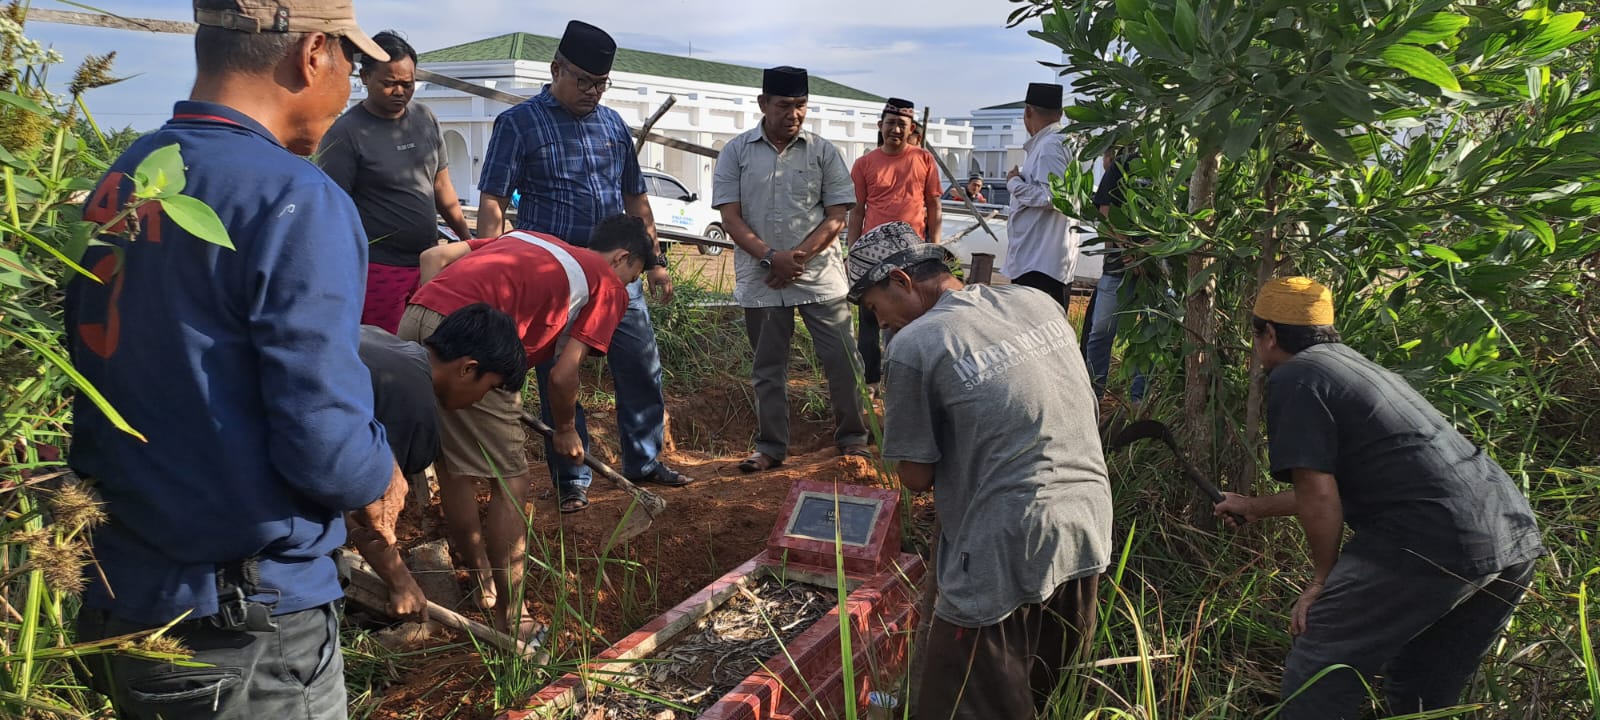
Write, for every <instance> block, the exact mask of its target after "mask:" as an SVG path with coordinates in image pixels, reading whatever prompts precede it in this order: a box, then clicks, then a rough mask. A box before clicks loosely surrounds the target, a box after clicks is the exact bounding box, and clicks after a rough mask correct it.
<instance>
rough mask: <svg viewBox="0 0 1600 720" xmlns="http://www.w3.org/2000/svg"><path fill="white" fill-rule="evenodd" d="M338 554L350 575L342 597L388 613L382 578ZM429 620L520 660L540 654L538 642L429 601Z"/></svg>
mask: <svg viewBox="0 0 1600 720" xmlns="http://www.w3.org/2000/svg"><path fill="white" fill-rule="evenodd" d="M339 552H340V554H341V555H342V556H343V557H342V558H341V559H340V563H341V564H343V565H345V567H348V568H349V571H350V585H349V586H348V587H346V588H345V596H346V597H348V598H349V599H351V600H354V601H355V602H357V603H360V604H361V605H364V606H366V607H368V608H370V609H372V610H376V611H378V612H387V611H386V608H388V606H389V586H388V585H387V584H385V583H384V582H383V579H382V578H380V577H378V575H377V573H374V572H372V568H371V566H369V565H367V562H366V561H365V560H362V559H361V557H360V556H359V555H357V554H355V553H353V552H350V551H348V550H345V549H343V548H341V549H340V550H339ZM428 619H429V620H430V621H433V622H437V623H439V624H440V625H444V626H445V627H448V628H451V629H453V630H457V631H459V632H463V633H466V634H468V635H471V636H472V637H474V638H477V639H478V640H481V641H483V642H485V643H488V644H490V645H493V646H495V647H497V648H500V649H501V650H506V651H509V652H513V653H516V654H517V655H518V656H520V657H525V658H526V657H533V656H534V655H536V654H538V653H539V652H540V650H541V645H540V643H539V642H538V641H537V640H535V641H531V642H523V641H521V640H518V639H517V638H515V637H512V636H511V635H508V634H506V633H503V632H500V631H499V630H496V629H494V628H492V627H489V626H488V625H485V624H483V623H481V622H478V621H476V620H473V619H471V618H468V617H466V616H464V615H462V614H460V613H458V612H456V611H454V610H451V609H450V608H447V607H445V606H443V605H440V604H438V603H436V602H434V601H432V600H429V601H428ZM541 627H542V626H541Z"/></svg>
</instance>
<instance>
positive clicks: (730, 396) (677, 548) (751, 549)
mask: <svg viewBox="0 0 1600 720" xmlns="http://www.w3.org/2000/svg"><path fill="white" fill-rule="evenodd" d="M744 390H745V389H744V388H740V387H738V385H737V384H736V383H734V382H730V383H729V384H727V385H724V386H721V387H719V388H716V389H713V390H712V391H710V392H701V393H697V394H696V395H695V396H694V397H691V398H685V399H669V401H668V412H669V414H670V417H671V420H670V424H671V431H672V433H673V435H674V437H675V438H676V440H677V443H676V444H677V449H676V450H669V451H668V452H667V453H665V454H664V458H665V459H666V461H667V462H668V464H669V465H671V466H672V467H673V468H675V469H677V470H679V471H680V472H684V473H686V474H688V475H690V476H691V477H694V478H696V479H697V482H695V483H694V484H692V485H689V486H687V487H682V488H662V487H659V486H646V489H648V490H650V491H652V492H655V493H657V494H659V495H661V496H662V497H663V498H665V499H666V501H667V510H666V512H665V513H663V514H662V515H661V516H660V517H658V518H657V519H656V521H655V522H654V523H653V524H652V525H651V527H650V529H649V530H648V531H646V532H645V533H644V534H642V535H640V536H639V537H636V538H634V539H633V540H632V541H631V542H630V543H629V544H628V545H627V546H625V547H623V548H618V549H616V550H613V551H612V552H611V553H610V554H609V555H605V556H602V550H603V549H604V548H605V546H606V544H607V541H608V539H609V538H610V536H611V533H612V531H613V530H614V529H615V528H616V527H617V525H618V523H619V522H620V521H621V519H622V517H623V513H624V512H626V511H627V510H628V505H629V498H628V496H627V495H626V494H625V493H623V492H621V491H618V490H615V489H613V488H611V487H610V486H608V485H607V484H606V482H605V481H604V480H602V479H600V478H598V477H597V478H596V479H595V482H594V486H593V487H592V488H591V489H590V500H591V502H592V505H591V506H590V507H589V509H588V510H586V511H584V512H581V513H577V514H574V515H560V514H559V513H557V512H556V510H555V508H556V500H555V496H554V493H553V492H550V493H546V490H547V489H548V488H550V487H551V484H550V481H549V475H548V473H547V472H546V471H545V469H544V464H543V462H542V461H541V460H538V459H537V458H538V456H539V455H541V454H542V448H541V447H539V445H538V444H537V443H535V442H530V443H529V450H530V455H533V456H534V457H535V462H534V463H533V466H534V480H533V483H534V484H533V488H534V491H533V496H534V501H533V507H532V510H533V515H532V525H533V532H534V539H533V544H532V546H531V549H530V552H531V554H532V555H533V557H534V558H542V559H543V560H544V562H545V563H547V565H548V567H550V568H558V569H560V573H559V574H557V573H553V572H550V571H548V570H544V571H541V570H538V569H536V568H535V567H534V566H533V565H532V564H530V566H529V583H530V587H529V588H528V590H527V595H528V601H529V604H530V606H531V607H532V609H533V612H534V614H535V615H536V616H537V617H538V619H539V620H540V621H541V622H544V623H547V624H550V625H551V626H552V629H551V634H552V636H553V638H552V640H551V647H552V648H553V649H554V651H555V655H556V657H555V658H554V659H553V660H554V661H555V663H556V664H558V665H560V667H556V668H553V669H555V670H561V671H564V670H566V669H570V668H572V667H573V666H575V665H576V664H577V663H579V662H582V661H583V660H584V659H585V658H588V657H591V656H593V655H594V654H596V653H598V652H599V651H600V650H603V649H604V648H606V647H607V646H609V645H610V644H611V643H613V642H616V641H617V640H619V639H621V638H622V637H624V636H626V635H627V634H628V633H630V632H632V631H633V630H636V629H638V628H639V627H640V626H642V625H643V624H644V623H646V622H648V621H649V620H650V619H651V618H653V617H654V616H655V615H657V614H659V613H660V612H661V611H663V610H666V609H668V608H670V607H672V606H674V605H676V604H677V603H678V602H681V601H682V600H683V599H684V598H687V597H688V596H690V595H692V594H694V593H695V592H696V591H698V590H699V589H700V588H702V587H704V586H706V585H707V584H709V583H710V582H711V581H712V580H715V579H716V578H718V577H721V576H722V575H723V574H724V573H726V572H727V571H729V570H731V569H733V568H734V567H736V566H738V565H739V564H741V563H743V562H744V561H746V560H748V559H750V557H752V556H754V555H755V554H756V553H758V552H760V551H761V549H762V548H763V547H765V544H766V540H767V537H768V535H769V533H770V532H771V531H772V526H773V524H774V522H775V521H776V520H777V516H778V512H779V510H780V509H781V506H782V505H783V502H784V500H785V499H786V498H787V497H788V494H789V487H790V485H792V484H793V482H794V481H795V480H797V479H811V480H821V481H825V482H829V481H832V482H842V483H848V484H859V485H882V484H883V480H882V479H881V477H880V473H879V470H878V468H877V467H876V466H874V465H873V464H871V463H869V462H867V461H866V460H864V459H861V458H854V457H840V456H839V454H838V451H837V450H836V449H835V448H834V447H833V442H832V427H831V423H829V424H827V425H823V424H820V423H817V422H815V421H814V420H808V419H807V418H806V417H804V416H803V415H801V414H800V413H799V406H800V403H799V402H796V400H798V398H792V401H791V406H792V407H795V408H796V414H795V416H794V417H793V418H792V420H791V427H792V436H793V438H794V443H793V448H794V451H795V452H796V453H797V454H796V455H794V456H791V457H790V458H789V460H788V462H787V463H786V464H785V465H783V466H782V467H780V468H777V469H775V470H773V471H770V472H767V473H763V474H759V475H745V474H742V473H740V472H739V470H738V467H737V465H738V461H739V460H740V459H742V457H743V456H744V454H745V453H747V452H748V448H749V437H750V433H751V432H752V429H753V418H752V417H751V414H750V406H749V401H748V400H747V399H746V397H745V395H744ZM590 427H591V430H592V431H594V432H595V442H594V445H595V448H596V450H597V451H598V452H597V457H601V458H602V459H603V460H606V461H607V462H612V461H614V460H615V457H614V452H607V449H608V448H610V449H613V450H614V448H615V447H616V442H615V438H614V435H613V433H614V430H615V426H614V421H613V419H612V417H611V415H610V413H607V412H604V411H603V410H602V411H600V412H595V413H591V415H590ZM691 439H692V445H691ZM691 447H695V448H708V447H709V448H710V449H711V450H713V451H714V452H715V454H711V453H707V452H703V451H700V450H697V449H690V448H691ZM541 495H543V497H541ZM441 533H442V529H441V528H440V526H439V515H438V506H437V500H435V503H434V506H433V507H431V508H430V509H429V511H428V513H427V514H426V515H425V516H424V517H423V519H422V521H421V523H420V524H419V523H418V522H416V521H415V519H414V518H412V517H408V518H407V519H405V520H403V521H402V527H401V528H400V536H401V539H402V543H403V544H404V545H405V546H406V547H412V546H415V545H417V544H421V543H423V542H427V541H429V540H431V539H435V538H437V537H439V536H440V535H441ZM602 568H603V569H604V570H603V572H602ZM463 579H464V578H463ZM463 612H467V613H468V614H469V615H473V616H476V617H480V618H481V617H482V615H481V614H480V613H474V612H471V611H470V610H467V609H463ZM444 642H445V643H446V646H445V647H438V646H436V647H433V648H423V649H417V650H414V651H411V652H408V653H405V654H403V655H401V656H399V657H394V658H390V659H389V660H388V662H389V663H392V665H393V669H392V670H391V671H390V674H391V675H392V676H394V677H396V678H397V679H396V680H395V681H394V682H392V683H391V684H387V685H384V686H381V687H374V688H373V689H372V697H371V698H370V699H368V700H365V701H363V702H360V703H357V705H356V707H354V708H352V716H353V717H355V716H360V715H362V714H365V717H368V718H373V719H374V720H413V719H416V720H420V719H423V718H427V719H429V720H432V719H434V718H444V717H456V718H487V717H492V716H493V715H494V713H495V712H496V711H497V710H501V709H505V708H495V707H494V702H493V691H494V688H493V683H492V680H491V678H490V675H489V673H488V671H487V670H486V669H485V665H484V660H483V659H482V658H480V657H479V656H478V654H477V653H476V652H475V651H473V650H472V649H471V647H470V645H468V646H465V647H462V646H460V644H459V642H457V644H456V645H454V646H449V645H448V643H450V642H451V640H446V641H444ZM551 679H553V678H551ZM532 689H533V690H537V687H534V688H532Z"/></svg>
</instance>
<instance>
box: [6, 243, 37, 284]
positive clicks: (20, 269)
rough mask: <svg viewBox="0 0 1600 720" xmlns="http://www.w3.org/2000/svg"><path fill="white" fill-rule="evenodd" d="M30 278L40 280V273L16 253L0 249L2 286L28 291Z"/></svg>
mask: <svg viewBox="0 0 1600 720" xmlns="http://www.w3.org/2000/svg"><path fill="white" fill-rule="evenodd" d="M30 277H33V278H38V277H39V275H38V272H37V271H35V270H33V269H32V268H31V267H29V266H28V264H27V263H26V262H25V261H24V260H23V259H22V258H20V257H18V256H17V254H16V253H14V252H11V251H10V250H7V249H5V248H0V285H5V286H8V287H13V288H16V289H18V290H26V289H28V287H30V285H31V284H30V283H29V282H28V278H30Z"/></svg>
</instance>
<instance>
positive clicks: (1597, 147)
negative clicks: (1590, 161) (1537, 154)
mask: <svg viewBox="0 0 1600 720" xmlns="http://www.w3.org/2000/svg"><path fill="white" fill-rule="evenodd" d="M1576 154H1588V155H1592V154H1600V133H1592V132H1575V133H1568V134H1567V135H1566V136H1565V137H1563V138H1561V139H1560V140H1558V141H1557V142H1556V155H1576Z"/></svg>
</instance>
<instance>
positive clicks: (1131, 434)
mask: <svg viewBox="0 0 1600 720" xmlns="http://www.w3.org/2000/svg"><path fill="white" fill-rule="evenodd" d="M1152 439H1160V440H1161V442H1163V443H1166V446H1167V449H1169V450H1171V451H1172V456H1173V457H1175V458H1177V459H1178V464H1179V465H1180V466H1182V467H1183V476H1184V477H1186V478H1188V479H1189V482H1192V483H1194V484H1195V487H1198V488H1200V492H1203V493H1205V495H1206V497H1208V498H1210V499H1211V503H1212V504H1213V505H1215V504H1217V503H1220V502H1222V501H1223V499H1224V498H1223V496H1222V491H1221V490H1218V489H1217V486H1216V485H1213V484H1212V483H1211V481H1210V480H1207V479H1206V478H1205V476H1204V475H1201V474H1200V470H1199V469H1197V468H1196V467H1195V466H1194V463H1191V462H1189V458H1187V457H1184V455H1183V453H1182V452H1181V451H1179V450H1178V441H1177V439H1176V438H1174V437H1172V430H1171V429H1170V428H1168V427H1167V424H1166V423H1163V422H1161V421H1159V420H1140V421H1138V422H1135V423H1133V424H1132V425H1129V426H1127V427H1125V428H1123V429H1122V431H1121V432H1118V433H1117V435H1116V437H1114V438H1112V439H1111V447H1110V449H1111V450H1121V449H1122V448H1125V447H1127V446H1129V445H1132V444H1133V443H1135V442H1138V441H1140V440H1152ZM1228 517H1229V518H1231V519H1232V520H1233V522H1234V523H1235V524H1237V525H1240V526H1242V525H1244V524H1245V520H1244V516H1242V515H1240V514H1238V513H1231V512H1230V513H1228Z"/></svg>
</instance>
